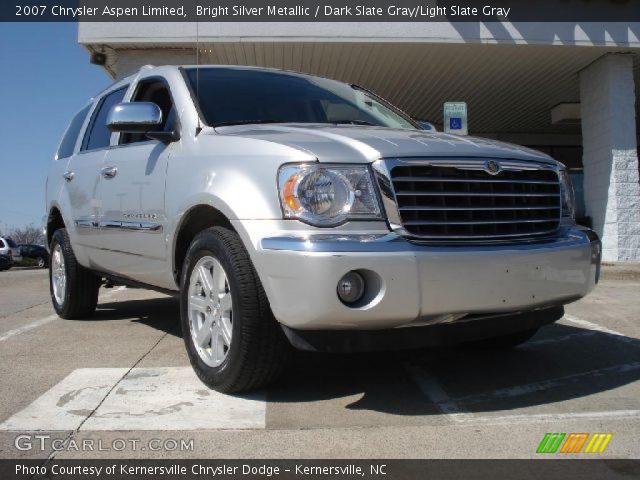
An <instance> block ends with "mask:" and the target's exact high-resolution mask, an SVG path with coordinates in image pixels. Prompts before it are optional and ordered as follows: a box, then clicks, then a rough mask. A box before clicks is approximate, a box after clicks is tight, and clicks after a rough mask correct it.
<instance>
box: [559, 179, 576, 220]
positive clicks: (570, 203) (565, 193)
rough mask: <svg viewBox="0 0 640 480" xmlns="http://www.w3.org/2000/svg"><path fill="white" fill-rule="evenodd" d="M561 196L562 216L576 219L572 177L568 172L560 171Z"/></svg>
mask: <svg viewBox="0 0 640 480" xmlns="http://www.w3.org/2000/svg"><path fill="white" fill-rule="evenodd" d="M560 194H561V195H562V216H563V217H564V218H572V219H573V218H575V214H576V212H575V199H574V194H573V185H572V184H571V177H570V176H569V172H567V170H565V169H562V170H560Z"/></svg>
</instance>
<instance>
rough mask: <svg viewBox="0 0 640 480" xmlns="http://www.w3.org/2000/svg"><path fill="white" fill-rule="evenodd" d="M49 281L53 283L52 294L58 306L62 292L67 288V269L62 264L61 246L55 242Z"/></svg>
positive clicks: (62, 298)
mask: <svg viewBox="0 0 640 480" xmlns="http://www.w3.org/2000/svg"><path fill="white" fill-rule="evenodd" d="M51 283H52V285H53V296H54V297H55V299H56V303H57V304H58V305H60V306H62V304H63V303H64V294H65V292H66V290H67V270H66V269H65V266H64V255H63V253H62V247H61V246H60V244H57V245H56V246H55V247H54V248H53V253H52V256H51Z"/></svg>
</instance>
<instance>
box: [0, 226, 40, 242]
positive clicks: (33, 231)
mask: <svg viewBox="0 0 640 480" xmlns="http://www.w3.org/2000/svg"><path fill="white" fill-rule="evenodd" d="M3 231H4V234H5V235H6V236H7V237H10V238H11V239H13V241H14V242H16V243H28V244H32V245H44V244H45V243H46V239H45V238H44V234H43V233H42V229H41V228H38V227H36V226H35V225H33V224H30V225H27V226H25V227H20V228H12V229H3Z"/></svg>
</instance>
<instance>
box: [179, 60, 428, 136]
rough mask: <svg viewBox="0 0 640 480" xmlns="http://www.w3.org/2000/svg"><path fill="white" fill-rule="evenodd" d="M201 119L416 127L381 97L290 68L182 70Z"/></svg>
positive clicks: (214, 123) (214, 122)
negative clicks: (192, 92)
mask: <svg viewBox="0 0 640 480" xmlns="http://www.w3.org/2000/svg"><path fill="white" fill-rule="evenodd" d="M185 71H186V74H187V78H188V80H189V83H190V84H191V88H192V90H193V91H194V92H197V93H196V96H197V97H198V104H199V107H200V111H201V113H202V116H203V117H204V121H205V122H206V123H207V124H208V125H212V126H214V127H215V126H221V125H232V124H241V123H333V124H342V123H346V124H355V125H375V126H380V127H390V128H407V129H416V126H415V125H414V124H413V123H412V121H411V119H409V118H408V117H406V116H405V115H403V114H402V112H400V111H398V110H396V109H395V108H394V107H392V106H391V105H389V104H387V103H386V102H384V101H383V100H382V99H380V98H378V97H376V96H374V95H372V94H370V93H368V92H366V91H364V90H362V89H360V88H358V87H352V86H350V85H346V84H344V83H340V82H336V81H334V80H328V79H325V78H320V77H313V76H307V75H300V74H296V73H290V72H275V71H265V70H249V69H236V68H215V67H204V68H202V67H201V68H199V69H196V68H188V69H185Z"/></svg>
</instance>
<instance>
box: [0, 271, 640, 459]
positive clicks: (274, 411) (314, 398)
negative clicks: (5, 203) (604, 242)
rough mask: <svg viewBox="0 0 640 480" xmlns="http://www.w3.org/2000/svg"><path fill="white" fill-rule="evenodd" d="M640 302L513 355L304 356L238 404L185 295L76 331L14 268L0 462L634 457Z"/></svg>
mask: <svg viewBox="0 0 640 480" xmlns="http://www.w3.org/2000/svg"><path fill="white" fill-rule="evenodd" d="M639 292H640V283H635V282H633V281H613V280H612V281H604V282H603V283H601V284H600V285H599V286H598V288H597V289H596V291H595V292H594V293H593V294H592V295H591V296H590V297H587V298H586V299H583V300H582V301H580V302H577V303H575V304H573V305H570V306H569V307H568V308H567V315H566V317H565V318H564V319H563V320H562V321H561V322H560V323H558V324H556V325H552V326H549V327H547V328H545V329H543V330H541V331H540V332H539V333H538V334H537V335H536V336H535V337H534V338H533V339H532V340H530V342H528V343H527V344H525V345H523V346H521V347H520V348H517V349H515V350H512V351H507V352H487V351H477V350H470V349H465V348H455V349H432V350H427V351H418V352H402V353H383V354H367V355H362V354H360V355H321V354H306V353H298V354H297V355H296V357H295V361H293V362H292V365H291V367H290V368H289V370H288V371H287V373H286V374H285V376H284V377H283V378H282V379H281V380H280V381H279V382H278V383H277V384H275V385H273V386H272V387H270V388H268V389H267V390H266V391H262V392H255V393H252V394H251V395H241V396H226V395H220V394H217V393H215V392H212V391H210V390H208V389H207V388H206V387H205V386H203V385H201V384H200V383H199V381H198V380H197V378H196V377H195V375H194V374H193V373H192V372H191V369H190V367H189V363H188V359H187V357H186V354H185V351H184V346H183V344H182V339H181V338H180V334H179V324H178V322H177V318H178V305H177V301H176V300H175V299H173V298H170V297H166V296H162V295H159V294H156V293H151V292H147V291H144V290H136V289H128V288H127V289H124V288H118V287H116V288H114V289H109V290H104V289H103V290H101V297H100V305H99V310H98V312H97V313H96V315H95V317H93V318H92V319H88V320H82V321H67V320H62V319H59V318H57V317H56V316H55V315H52V313H53V311H52V308H51V306H50V304H49V299H48V284H47V280H46V272H44V271H37V270H36V271H34V270H29V271H8V272H2V273H0V360H1V362H0V380H1V382H2V385H3V388H2V390H1V391H0V457H4V458H16V457H24V458H26V457H31V458H43V459H44V458H46V457H48V456H50V455H51V456H53V457H55V458H59V459H62V458H118V457H122V458H130V457H154V458H177V457H194V458H196V457H200V458H202V457H212V458H291V457H294V458H486V457H493V458H531V457H535V456H536V453H535V450H536V447H537V446H538V444H539V443H540V441H541V439H542V437H543V436H544V434H545V433H546V432H611V433H613V437H612V440H611V442H610V444H609V445H608V447H607V449H606V451H605V452H604V453H603V454H602V455H601V456H606V457H612V458H638V457H640V446H639V445H640V442H638V441H637V437H638V432H639V431H640V430H639V427H640V381H639V379H640V348H639V347H640V298H639V297H640V296H639V295H638V293H639ZM18 437H20V438H18ZM98 446H100V449H99V448H98ZM582 456H583V457H585V458H587V457H588V455H582Z"/></svg>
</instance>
